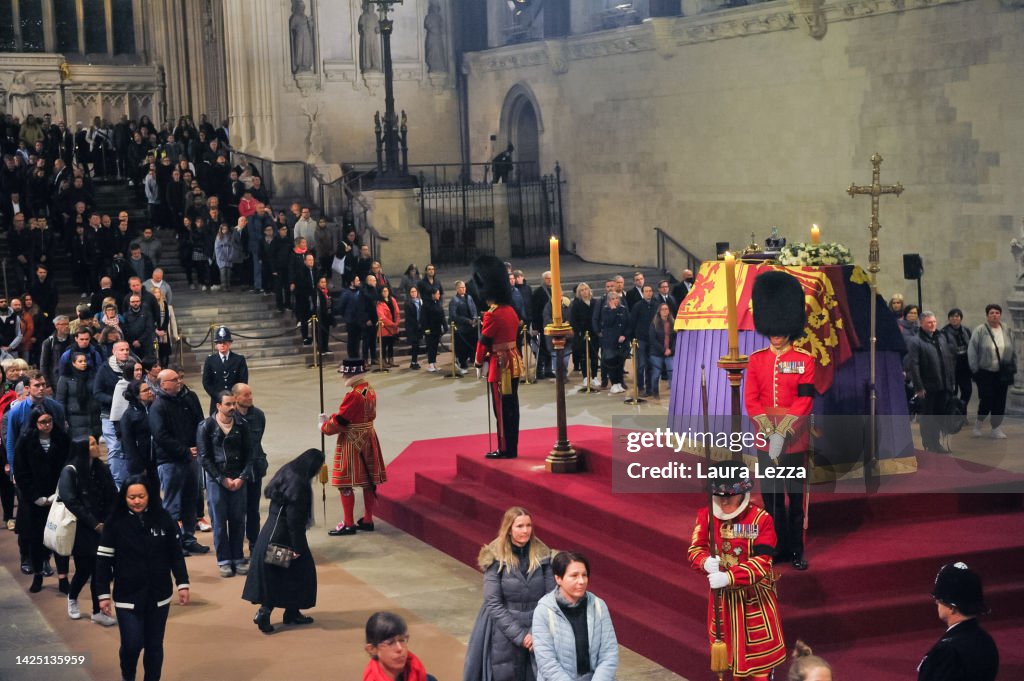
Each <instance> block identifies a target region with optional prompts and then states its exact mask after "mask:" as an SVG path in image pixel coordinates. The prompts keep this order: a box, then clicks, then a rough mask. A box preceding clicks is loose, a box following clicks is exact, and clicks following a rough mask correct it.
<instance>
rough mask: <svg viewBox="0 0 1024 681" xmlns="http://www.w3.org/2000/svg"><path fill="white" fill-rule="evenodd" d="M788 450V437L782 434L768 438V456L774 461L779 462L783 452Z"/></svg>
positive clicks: (775, 434)
mask: <svg viewBox="0 0 1024 681" xmlns="http://www.w3.org/2000/svg"><path fill="white" fill-rule="evenodd" d="M785 448H786V436H785V435H783V434H782V433H772V434H771V435H769V436H768V456H770V457H771V458H772V461H777V460H778V458H779V457H780V456H782V450H783V449H785Z"/></svg>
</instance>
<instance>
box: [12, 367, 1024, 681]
mask: <svg viewBox="0 0 1024 681" xmlns="http://www.w3.org/2000/svg"><path fill="white" fill-rule="evenodd" d="M440 361H441V362H442V363H443V362H447V361H449V356H442V357H441V358H440ZM323 378H324V384H323V395H324V402H325V405H326V410H327V411H332V410H333V409H334V408H336V406H337V404H338V403H339V402H340V400H341V397H342V395H343V394H344V392H345V388H344V386H343V385H342V379H341V377H340V376H339V375H338V374H337V373H336V372H335V371H334V367H333V366H329V367H326V368H325V371H324V374H323ZM572 379H573V382H574V383H576V384H578V383H579V377H576V376H574V377H572ZM186 380H187V381H188V382H189V383H190V384H192V385H198V382H199V381H198V377H197V376H192V377H187V379H186ZM370 380H371V382H372V383H373V384H374V386H375V387H376V389H377V391H378V398H379V407H378V419H377V429H378V433H379V436H380V440H381V444H382V447H383V450H384V452H385V456H386V458H387V459H388V460H390V459H393V458H394V457H395V456H397V455H398V454H399V453H400V452H401V451H402V449H403V448H404V447H405V446H406V445H408V444H409V443H410V442H411V441H412V440H414V439H429V438H436V437H443V436H453V435H461V434H470V433H481V432H484V430H485V428H486V427H487V426H486V422H485V419H486V398H485V393H484V384H483V383H482V382H480V381H479V380H476V379H475V378H473V377H472V375H469V376H466V377H465V378H463V379H460V380H451V379H444V378H442V377H441V376H439V375H432V374H428V373H426V372H424V371H419V372H413V371H409V370H408V369H405V368H400V369H395V370H392V371H391V372H390V373H387V374H371V375H370ZM251 383H252V386H253V390H254V393H255V396H256V401H257V404H258V405H259V406H261V407H262V408H263V409H264V410H265V411H266V412H267V415H268V428H267V434H266V437H265V439H264V446H265V448H266V450H267V451H268V453H269V458H270V467H271V471H273V470H275V469H276V468H277V467H278V466H280V465H281V464H282V463H284V462H286V461H287V460H289V459H290V458H292V457H293V456H295V455H296V454H298V453H299V452H301V451H302V450H304V449H306V448H308V447H319V446H320V441H319V440H320V438H319V436H318V431H317V429H316V417H317V413H318V411H319V410H320V406H319V381H318V372H317V371H316V370H315V369H296V370H283V369H275V370H261V371H258V372H253V376H252V377H251ZM553 393H554V382H553V381H543V382H540V383H537V384H533V385H524V386H522V387H521V388H520V398H521V404H522V428H523V429H529V428H538V427H548V426H551V425H553V423H554V407H553V396H554V395H553ZM621 398H622V396H611V395H609V394H608V393H598V394H590V395H587V394H579V393H575V392H571V393H570V394H569V395H568V396H567V400H566V407H567V414H568V418H569V421H570V423H574V424H595V425H608V424H610V423H611V418H612V416H613V415H618V414H628V413H636V411H637V410H639V411H640V412H641V413H646V414H652V415H657V414H664V413H666V408H667V398H666V399H665V403H664V404H662V403H658V402H647V403H646V404H644V405H642V406H640V407H627V406H625V405H624V404H623V402H622V399H621ZM972 406H973V405H972ZM1006 430H1007V432H1008V433H1009V434H1010V436H1011V438H1012V439H1011V440H1010V441H1009V442H1008V443H1007V446H1009V444H1010V443H1012V442H1013V441H1017V442H1019V441H1020V438H1021V437H1024V428H1022V427H1021V424H1020V423H1012V424H1007V426H1006ZM914 431H915V437H916V431H917V428H916V427H914ZM1003 442H1004V443H1005V442H1007V441H1003ZM954 443H955V445H956V446H955V447H954V449H955V450H958V451H963V452H964V454H963V456H964V457H965V458H972V459H976V460H979V461H986V459H989V457H990V454H989V452H990V451H991V447H990V445H991V444H993V441H990V440H987V439H984V440H978V439H972V438H971V437H970V429H969V428H968V429H966V430H965V431H964V432H963V433H962V434H961V435H958V436H956V437H955V439H954ZM1000 444H1002V443H1000ZM327 446H328V450H330V449H331V448H332V447H333V443H331V442H328V443H327ZM986 462H990V461H986ZM1017 465H1018V466H1019V465H1020V464H1019V463H1018V464H1017ZM316 496H317V497H320V489H319V485H317V491H316ZM315 505H316V521H317V524H316V526H315V527H314V528H313V529H311V530H310V534H309V537H310V542H311V545H312V546H313V549H314V551H315V554H316V560H317V564H318V569H319V571H320V575H321V584H322V588H321V592H320V593H321V599H320V602H319V604H318V607H317V608H316V609H315V610H313V611H311V614H313V615H314V616H316V617H317V618H318V621H320V620H322V621H323V622H324V623H325V624H324V625H323V627H322V628H321V629H320V630H319V631H318V632H317V633H316V634H313V633H310V634H309V635H307V636H305V637H298V636H290V635H289V636H288V637H287V638H284V637H280V638H279V637H277V636H276V635H275V636H272V637H266V638H262V637H260V636H259V634H258V633H257V632H256V631H255V627H253V626H252V625H251V624H250V623H249V622H248V618H251V616H252V615H251V610H252V607H251V606H249V605H248V604H245V603H242V602H241V601H240V600H239V598H238V594H239V592H240V590H241V580H239V579H235V580H221V579H219V578H218V577H216V568H215V564H214V560H213V558H212V557H211V556H201V557H193V558H190V559H189V563H188V565H189V570H190V572H191V575H192V581H193V583H194V584H195V587H194V594H193V595H194V597H195V598H196V601H197V605H199V606H200V607H197V608H188V609H184V612H181V610H182V609H179V608H177V607H176V609H175V611H174V613H173V614H172V619H171V622H170V624H169V626H168V631H167V641H168V659H167V662H166V663H165V676H164V678H166V679H175V678H188V679H189V681H193V680H198V679H202V678H231V677H230V676H229V675H228V674H227V673H222V671H221V670H220V664H218V662H217V661H216V660H217V659H218V658H219V657H220V656H221V653H222V652H223V651H222V647H223V645H224V641H225V640H231V641H232V645H233V646H242V645H245V646H247V647H252V649H253V650H255V651H257V653H254V654H262V655H263V656H265V657H264V658H262V659H265V660H266V665H268V666H265V667H260V666H259V665H256V666H254V665H252V664H249V665H244V667H239V670H241V669H243V668H244V670H245V671H244V675H240V676H238V677H237V678H243V676H244V678H246V679H253V680H254V681H255V680H260V679H278V678H282V676H281V675H280V673H278V672H275V671H267V670H269V669H275V668H273V667H272V666H271V665H272V663H273V662H274V661H275V660H276V659H279V656H282V655H284V656H287V657H288V658H289V659H291V660H292V663H291V665H292V666H291V667H290V669H291V670H292V671H294V673H295V678H304V679H316V678H340V676H341V674H340V672H342V671H345V672H346V673H349V674H355V673H358V671H359V669H361V667H362V665H363V664H365V659H366V658H365V653H363V652H362V650H361V649H360V646H359V637H360V632H359V627H361V624H362V621H365V612H364V611H365V610H366V609H369V608H371V607H398V608H401V609H402V610H403V611H404V612H406V613H407V614H409V615H410V617H411V622H412V629H413V632H414V634H415V635H416V638H417V640H419V641H420V644H421V645H423V646H424V647H423V648H420V649H419V650H420V652H419V654H421V656H423V657H424V658H425V659H427V660H428V661H429V662H430V663H431V664H428V668H429V669H431V670H432V671H434V673H437V674H438V677H439V678H441V679H445V680H446V681H451V679H452V678H457V677H458V676H459V674H460V671H461V660H462V657H463V655H464V651H465V648H464V646H465V642H466V640H467V639H468V636H469V632H470V629H471V628H472V625H473V621H474V618H475V616H476V613H477V611H478V609H479V607H480V602H481V598H482V589H481V586H482V584H481V582H482V580H481V577H480V574H479V572H477V571H476V570H474V569H472V568H469V567H467V566H465V565H463V564H461V563H459V562H457V561H455V560H454V559H452V558H450V557H448V556H447V555H445V554H442V553H441V552H439V551H437V550H435V549H433V548H431V547H429V546H427V545H425V544H423V543H421V542H419V541H418V540H416V539H414V538H412V537H410V536H408V535H405V534H404V533H402V532H400V531H398V530H396V529H394V528H392V527H388V526H387V525H386V524H385V523H379V530H378V531H377V532H376V533H374V534H372V535H368V534H360V535H358V536H355V537H342V538H329V537H328V536H327V535H326V531H325V529H326V527H328V526H333V524H334V523H335V522H337V520H338V519H339V518H340V504H339V503H338V499H337V495H336V493H334V492H333V490H331V489H328V490H327V498H326V509H327V512H326V519H325V518H324V511H323V504H322V503H321V501H320V500H319V498H318V499H317V502H316V504H315ZM535 512H536V513H538V517H536V518H535V523H536V525H537V527H538V530H539V531H541V532H542V531H543V527H544V524H545V523H546V522H551V521H550V520H549V519H545V518H544V515H543V511H542V510H538V511H535ZM202 539H203V541H204V543H212V537H211V536H210V535H208V534H206V535H202ZM13 547H14V535H13V533H9V532H2V535H0V554H2V555H3V561H2V562H3V565H2V566H0V598H2V602H3V604H4V611H5V617H4V618H3V622H2V624H0V679H11V680H12V681H22V680H26V681H27V680H31V681H35V680H36V679H40V680H43V679H54V678H60V679H69V680H74V681H77V680H78V679H89V678H92V679H106V678H115V677H116V670H117V661H116V658H117V652H116V651H117V643H116V641H117V635H116V630H103V629H102V628H100V627H97V626H95V625H91V624H90V623H88V622H87V621H84V622H71V621H69V620H68V618H67V616H66V613H64V610H63V604H64V602H63V600H62V599H59V598H54V597H53V596H54V595H55V594H56V592H55V589H54V584H53V580H48V583H47V586H48V588H47V589H46V590H44V592H43V594H40V595H38V596H33V597H30V596H29V595H28V594H27V593H26V588H27V582H28V579H27V578H26V577H24V576H22V575H21V574H20V573H17V561H16V559H14V557H13V556H12V553H11V552H12V551H13V550H14V548H13ZM14 556H16V553H14ZM680 558H681V557H680ZM5 568H6V569H5ZM680 572H681V578H685V576H684V575H683V574H682V573H685V572H686V570H685V569H684V568H682V567H681V568H680ZM12 573H14V574H12ZM352 584H358V585H360V587H359V591H358V593H359V594H360V595H359V598H358V599H356V600H355V601H353V596H352V595H351V594H352V593H353V591H352V589H353V588H354V587H353V586H352ZM591 586H592V588H593V590H594V592H595V593H598V594H600V592H601V582H600V576H599V575H598V576H595V579H594V580H593V582H592V583H591ZM47 595H49V596H50V597H49V598H45V597H46V596H47ZM83 596H84V594H83ZM81 602H82V609H83V612H86V611H87V610H88V608H87V606H86V604H87V598H83V600H82V601H81ZM354 603H355V604H354ZM357 606H358V607H357ZM360 608H362V609H360ZM353 610H355V612H353ZM179 616H180V617H181V619H180V620H179V619H178V618H179ZM86 617H87V615H86ZM360 618H361V619H360ZM193 623H194V624H193ZM83 627H84V629H83ZM193 627H202V628H201V629H200V628H195V629H194V628H193ZM236 630H237V633H236ZM200 632H202V633H200ZM218 632H221V635H218ZM339 632H340V633H339ZM421 632H423V634H422V635H421ZM225 637H227V638H225ZM424 642H427V643H429V645H425V644H424ZM178 643H180V644H181V646H180V647H175V646H176V644H178ZM323 646H327V647H328V648H327V649H326V650H325V649H323V648H322V647H323ZM246 649H248V648H246ZM413 649H414V650H417V646H416V645H414V646H413ZM328 650H329V652H330V654H329V655H327V654H326V652H327V651H328ZM82 652H87V653H88V654H89V655H90V656H91V661H90V663H89V664H87V665H86V666H85V667H84V668H77V667H72V668H68V667H62V668H54V667H26V666H20V665H17V664H16V660H15V657H14V656H16V655H24V654H33V653H45V654H78V653H82ZM317 653H320V655H319V657H318V656H317ZM622 653H623V654H622V659H621V665H620V669H619V676H618V678H620V679H624V680H626V681H633V680H643V681H669V680H673V681H674V680H677V679H680V678H681V677H679V676H677V675H675V674H673V673H671V672H669V671H667V670H665V669H664V668H662V667H660V666H659V665H657V664H655V663H653V662H651V661H649V660H647V659H645V658H642V657H640V656H638V655H636V654H633V653H631V652H629V651H627V650H623V651H622ZM185 658H187V659H185ZM196 659H200V660H208V662H205V663H204V664H202V665H201V666H199V667H197V666H196V665H195V664H194V663H195V660H196ZM314 659H315V660H317V661H318V662H317V663H316V664H314V662H313V661H312V660H314ZM325 659H326V660H327V662H328V664H327V665H326V667H325V666H324V664H322V663H323V661H324V660H325ZM306 667H308V668H306ZM231 668H232V669H234V668H235V667H231ZM320 671H323V674H324V675H323V676H321V675H320ZM204 672H205V673H209V674H210V676H208V677H207V676H206V675H205V673H204ZM704 675H705V672H704V670H694V674H693V678H704Z"/></svg>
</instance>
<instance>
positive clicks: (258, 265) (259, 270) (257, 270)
mask: <svg viewBox="0 0 1024 681" xmlns="http://www.w3.org/2000/svg"><path fill="white" fill-rule="evenodd" d="M249 262H250V264H251V265H252V287H253V288H254V289H256V290H257V291H259V290H260V289H262V288H263V264H262V262H261V261H260V247H259V244H257V245H256V248H253V247H252V246H250V247H249Z"/></svg>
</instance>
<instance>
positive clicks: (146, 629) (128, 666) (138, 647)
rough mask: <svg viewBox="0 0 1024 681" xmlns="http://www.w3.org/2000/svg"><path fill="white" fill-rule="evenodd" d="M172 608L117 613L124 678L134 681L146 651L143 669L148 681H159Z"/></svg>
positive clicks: (147, 607) (150, 607) (151, 605)
mask: <svg viewBox="0 0 1024 681" xmlns="http://www.w3.org/2000/svg"><path fill="white" fill-rule="evenodd" d="M170 609H171V608H170V606H168V605H164V606H157V604H156V603H155V602H150V603H148V604H146V605H143V604H138V605H136V606H135V607H134V608H118V609H117V628H118V629H120V630H121V650H120V657H121V678H122V679H126V681H135V673H136V668H137V667H138V664H139V653H141V652H142V651H143V649H145V651H146V654H145V656H143V658H142V669H143V671H144V673H145V676H144V677H143V678H144V679H145V681H157V679H159V678H160V670H161V668H162V667H163V666H164V629H166V628H167V615H168V613H169V611H170Z"/></svg>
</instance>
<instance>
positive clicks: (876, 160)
mask: <svg viewBox="0 0 1024 681" xmlns="http://www.w3.org/2000/svg"><path fill="white" fill-rule="evenodd" d="M871 165H872V166H873V168H874V170H873V171H872V173H871V184H870V185H868V186H862V185H856V184H851V185H850V188H849V189H847V190H846V193H847V194H849V195H850V198H856V196H857V195H858V194H867V195H868V196H870V197H871V224H870V225H868V228H869V229H870V230H871V244H870V245H869V246H868V262H869V263H870V266H869V267H868V271H869V272H871V303H870V305H869V307H870V310H871V314H870V334H871V341H870V348H871V351H870V353H869V357H870V367H871V368H870V378H869V382H868V394H869V412H868V413H869V415H870V418H869V436H868V437H869V443H868V461H866V462H865V464H866V465H865V466H864V475H865V477H867V476H869V475H874V474H875V472H877V469H878V390H877V386H876V384H875V380H876V374H877V371H878V365H877V362H878V360H877V351H878V350H877V348H878V338H877V329H878V319H877V308H878V305H877V301H876V300H875V299H876V298H877V296H878V280H877V276H876V275H877V274H878V270H879V266H878V260H879V257H878V230H880V229H881V228H882V225H881V224H879V222H878V199H879V197H881V196H882V194H895V195H896V196H899V195H900V194H902V193H903V185H902V184H900V183H899V182H897V183H896V184H890V185H883V184H882V183H881V179H880V176H881V166H882V156H881V155H880V154H877V153H876V154H874V155H873V156H872V157H871Z"/></svg>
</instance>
